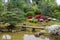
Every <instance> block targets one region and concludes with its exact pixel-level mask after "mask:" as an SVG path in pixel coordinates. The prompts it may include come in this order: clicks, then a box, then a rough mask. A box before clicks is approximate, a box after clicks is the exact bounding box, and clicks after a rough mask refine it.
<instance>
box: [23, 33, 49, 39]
mask: <svg viewBox="0 0 60 40" xmlns="http://www.w3.org/2000/svg"><path fill="white" fill-rule="evenodd" d="M24 40H50V39H49V38H48V37H45V36H44V35H41V36H40V37H35V36H34V35H27V34H25V35H24Z"/></svg>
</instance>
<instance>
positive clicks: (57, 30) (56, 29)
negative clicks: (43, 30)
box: [47, 25, 60, 35]
mask: <svg viewBox="0 0 60 40" xmlns="http://www.w3.org/2000/svg"><path fill="white" fill-rule="evenodd" d="M47 29H48V33H50V34H55V35H57V34H58V35H60V25H51V26H50V27H48V28H47Z"/></svg>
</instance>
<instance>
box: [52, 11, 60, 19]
mask: <svg viewBox="0 0 60 40" xmlns="http://www.w3.org/2000/svg"><path fill="white" fill-rule="evenodd" d="M52 16H53V17H54V18H58V19H60V12H59V11H58V10H55V11H54V12H53V14H52Z"/></svg>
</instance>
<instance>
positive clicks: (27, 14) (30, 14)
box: [26, 11, 34, 17]
mask: <svg viewBox="0 0 60 40" xmlns="http://www.w3.org/2000/svg"><path fill="white" fill-rule="evenodd" d="M26 16H27V17H28V16H34V12H31V11H29V12H27V13H26Z"/></svg>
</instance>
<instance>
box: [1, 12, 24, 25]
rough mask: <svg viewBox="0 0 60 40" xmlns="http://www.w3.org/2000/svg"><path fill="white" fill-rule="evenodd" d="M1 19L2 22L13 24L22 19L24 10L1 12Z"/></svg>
mask: <svg viewBox="0 0 60 40" xmlns="http://www.w3.org/2000/svg"><path fill="white" fill-rule="evenodd" d="M1 19H2V21H3V22H7V23H10V24H12V25H15V24H17V23H19V22H21V21H23V20H24V12H22V11H20V12H18V11H17V12H16V11H15V12H6V13H2V16H1Z"/></svg>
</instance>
